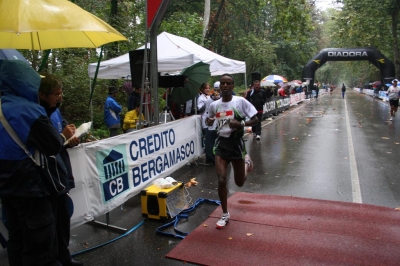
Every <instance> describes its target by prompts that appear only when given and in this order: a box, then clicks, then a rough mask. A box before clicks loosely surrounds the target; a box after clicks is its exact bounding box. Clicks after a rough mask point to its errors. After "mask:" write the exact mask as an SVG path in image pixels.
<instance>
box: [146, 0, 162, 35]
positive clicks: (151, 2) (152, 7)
mask: <svg viewBox="0 0 400 266" xmlns="http://www.w3.org/2000/svg"><path fill="white" fill-rule="evenodd" d="M162 2H163V0H147V28H148V29H149V28H151V26H152V24H153V22H154V18H155V17H156V15H157V12H158V9H159V8H160V6H161V3H162Z"/></svg>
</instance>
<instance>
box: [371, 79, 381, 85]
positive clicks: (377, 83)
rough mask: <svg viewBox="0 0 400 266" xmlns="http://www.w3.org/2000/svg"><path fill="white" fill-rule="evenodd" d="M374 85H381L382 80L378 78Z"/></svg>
mask: <svg viewBox="0 0 400 266" xmlns="http://www.w3.org/2000/svg"><path fill="white" fill-rule="evenodd" d="M372 85H375V86H379V85H381V82H380V81H379V80H378V81H375V82H374V83H372Z"/></svg>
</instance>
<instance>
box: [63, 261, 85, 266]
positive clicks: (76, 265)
mask: <svg viewBox="0 0 400 266" xmlns="http://www.w3.org/2000/svg"><path fill="white" fill-rule="evenodd" d="M62 265H63V266H83V262H81V261H79V260H74V259H71V260H70V261H68V262H64V263H62Z"/></svg>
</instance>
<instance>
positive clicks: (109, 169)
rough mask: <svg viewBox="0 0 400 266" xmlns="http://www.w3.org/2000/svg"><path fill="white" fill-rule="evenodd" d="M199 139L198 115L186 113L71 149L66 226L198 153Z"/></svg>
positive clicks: (91, 215)
mask: <svg viewBox="0 0 400 266" xmlns="http://www.w3.org/2000/svg"><path fill="white" fill-rule="evenodd" d="M200 140H201V124H200V116H191V117H188V118H185V119H179V120H177V121H173V122H169V123H166V124H161V125H158V126H154V127H150V128H145V129H142V130H137V131H134V132H130V133H126V134H122V135H119V136H115V137H112V138H108V139H104V140H100V141H96V142H92V143H83V144H81V145H79V146H78V147H76V148H73V149H71V150H70V151H69V154H70V157H71V163H72V166H73V174H74V178H75V185H76V187H75V188H74V189H72V190H71V192H70V195H71V197H72V199H73V202H74V206H75V207H74V215H73V216H72V218H71V227H76V226H78V225H81V224H83V223H85V222H87V221H91V220H93V219H94V218H95V217H98V216H100V215H103V214H105V213H107V212H109V211H111V210H113V209H114V208H116V207H118V206H120V205H121V204H123V203H124V202H125V201H127V200H128V199H129V198H131V197H133V196H135V195H137V194H139V193H140V191H141V190H142V189H144V188H145V187H147V186H149V185H150V184H152V182H153V181H154V180H156V179H158V178H161V177H167V176H169V175H171V174H172V173H173V172H175V171H176V170H178V169H179V168H180V167H182V166H184V165H185V164H186V163H188V162H190V161H191V160H193V159H195V158H196V157H198V156H200V155H201V154H202V153H203V149H202V147H201V141H200ZM174 178H175V179H177V180H179V177H174Z"/></svg>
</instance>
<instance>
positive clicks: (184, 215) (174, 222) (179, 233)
mask: <svg viewBox="0 0 400 266" xmlns="http://www.w3.org/2000/svg"><path fill="white" fill-rule="evenodd" d="M201 203H212V204H216V205H220V204H221V201H219V200H209V199H198V200H196V202H195V203H194V204H193V205H192V206H191V207H189V208H187V209H184V210H183V211H181V212H180V213H179V214H178V215H177V216H175V217H174V219H172V221H170V222H168V223H166V224H164V225H162V226H160V227H158V228H157V230H156V233H157V234H160V235H165V236H171V237H175V238H180V239H184V238H185V237H186V236H187V235H188V234H189V233H186V232H182V231H180V230H178V228H177V226H178V223H179V220H180V219H182V218H184V219H188V218H189V214H187V213H190V212H192V211H193V210H194V209H196V207H197V206H198V205H200V204H201ZM172 225H173V226H174V230H175V232H177V234H173V233H170V232H164V231H163V230H164V229H166V228H168V227H170V226H172Z"/></svg>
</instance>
